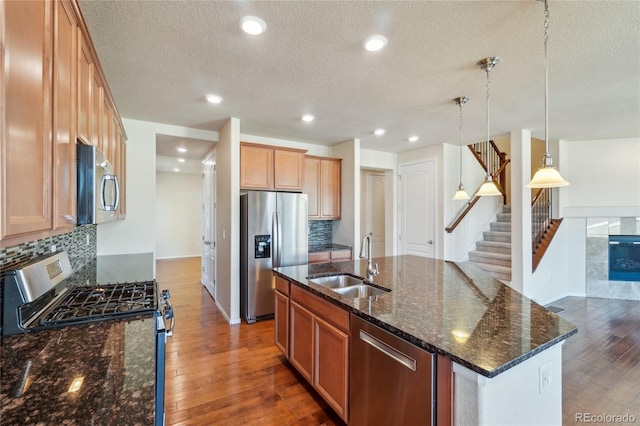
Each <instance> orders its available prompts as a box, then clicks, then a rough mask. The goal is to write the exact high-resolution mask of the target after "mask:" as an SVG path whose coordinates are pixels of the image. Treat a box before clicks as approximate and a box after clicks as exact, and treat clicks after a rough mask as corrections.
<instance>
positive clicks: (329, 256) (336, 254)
mask: <svg viewBox="0 0 640 426" xmlns="http://www.w3.org/2000/svg"><path fill="white" fill-rule="evenodd" d="M346 260H351V250H350V249H347V250H333V251H316V252H311V253H309V260H308V262H309V264H312V263H329V262H344V261H346Z"/></svg>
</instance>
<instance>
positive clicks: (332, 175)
mask: <svg viewBox="0 0 640 426" xmlns="http://www.w3.org/2000/svg"><path fill="white" fill-rule="evenodd" d="M341 170H342V160H341V159H339V158H325V157H315V156H310V155H308V156H306V158H305V167H304V184H303V189H302V192H304V193H306V194H308V196H309V219H340V212H341V197H342V191H341V177H342V174H341V173H342V171H341Z"/></svg>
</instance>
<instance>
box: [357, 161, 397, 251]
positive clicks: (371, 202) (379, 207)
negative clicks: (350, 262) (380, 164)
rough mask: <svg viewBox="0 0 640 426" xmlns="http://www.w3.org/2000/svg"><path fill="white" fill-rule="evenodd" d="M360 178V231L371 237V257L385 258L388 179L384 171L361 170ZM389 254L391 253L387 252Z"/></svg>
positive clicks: (363, 234)
mask: <svg viewBox="0 0 640 426" xmlns="http://www.w3.org/2000/svg"><path fill="white" fill-rule="evenodd" d="M360 173H361V176H360V189H361V195H360V199H361V200H362V201H361V203H362V204H361V207H360V231H361V234H362V236H365V235H369V236H370V237H371V255H372V257H382V256H385V255H386V254H387V253H388V251H387V242H388V241H387V240H388V237H387V231H388V228H387V221H388V220H389V219H390V217H388V216H389V215H388V213H387V196H388V192H389V191H388V186H387V184H388V179H389V177H388V176H387V172H386V171H384V170H372V169H362V170H361V172H360ZM389 230H390V229H389ZM389 254H391V252H390V251H389Z"/></svg>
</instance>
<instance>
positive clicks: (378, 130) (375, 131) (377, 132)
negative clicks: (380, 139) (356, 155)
mask: <svg viewBox="0 0 640 426" xmlns="http://www.w3.org/2000/svg"><path fill="white" fill-rule="evenodd" d="M384 132H386V130H385V129H376V130H374V131H373V134H374V135H376V136H382V135H384Z"/></svg>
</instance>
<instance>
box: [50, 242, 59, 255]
mask: <svg viewBox="0 0 640 426" xmlns="http://www.w3.org/2000/svg"><path fill="white" fill-rule="evenodd" d="M57 250H58V248H57V247H56V245H55V244H51V253H55V252H56V251H57Z"/></svg>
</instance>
